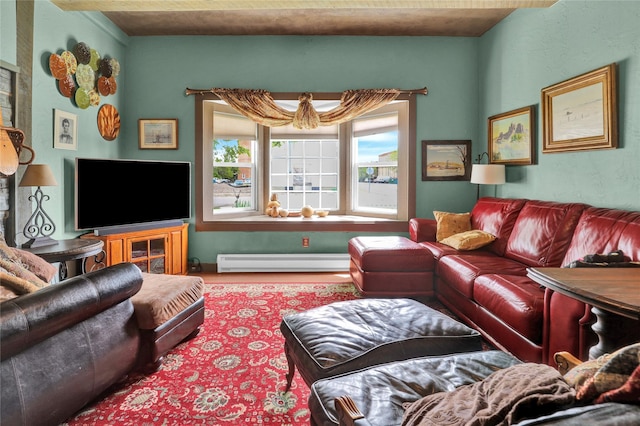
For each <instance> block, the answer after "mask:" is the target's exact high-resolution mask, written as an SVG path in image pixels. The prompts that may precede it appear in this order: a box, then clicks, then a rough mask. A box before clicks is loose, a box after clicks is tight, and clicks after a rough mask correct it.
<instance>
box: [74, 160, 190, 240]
mask: <svg viewBox="0 0 640 426" xmlns="http://www.w3.org/2000/svg"><path fill="white" fill-rule="evenodd" d="M75 166H76V170H75V227H76V230H87V229H100V228H108V227H114V226H115V227H117V226H122V225H133V224H148V223H154V222H165V221H172V220H182V219H187V218H189V217H190V216H191V163H189V162H181V161H145V160H113V159H90V158H76V164H75Z"/></svg>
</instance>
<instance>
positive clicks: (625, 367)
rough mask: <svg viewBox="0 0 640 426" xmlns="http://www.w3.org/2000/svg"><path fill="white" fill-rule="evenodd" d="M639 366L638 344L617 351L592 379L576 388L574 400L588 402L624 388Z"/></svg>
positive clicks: (639, 353) (639, 346)
mask: <svg viewBox="0 0 640 426" xmlns="http://www.w3.org/2000/svg"><path fill="white" fill-rule="evenodd" d="M639 365H640V343H635V344H633V345H629V346H625V347H624V348H622V349H618V350H617V351H615V352H614V353H613V354H611V356H610V358H609V359H608V361H607V362H606V363H605V364H604V365H603V366H602V367H600V368H599V369H598V371H597V372H596V373H595V374H594V375H593V377H591V378H589V379H587V380H586V382H585V383H584V384H583V385H582V386H578V387H577V388H576V391H577V394H576V399H578V400H580V401H585V402H590V401H593V400H594V399H596V398H598V397H599V396H600V395H601V394H603V393H605V392H609V391H612V390H614V389H618V388H620V387H622V386H624V385H625V383H627V381H628V380H629V378H630V377H631V375H632V374H633V372H634V370H635V369H636V368H638V366H639Z"/></svg>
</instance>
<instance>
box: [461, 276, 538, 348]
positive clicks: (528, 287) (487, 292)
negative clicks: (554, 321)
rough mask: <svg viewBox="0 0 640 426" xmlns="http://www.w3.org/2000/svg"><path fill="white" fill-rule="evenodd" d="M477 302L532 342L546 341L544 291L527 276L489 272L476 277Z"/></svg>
mask: <svg viewBox="0 0 640 426" xmlns="http://www.w3.org/2000/svg"><path fill="white" fill-rule="evenodd" d="M473 297H474V299H475V301H476V302H477V303H478V304H479V305H480V306H482V307H483V308H484V309H486V310H487V311H489V312H491V313H492V314H493V315H495V316H496V317H498V318H500V319H501V320H502V321H503V322H505V323H506V324H508V325H509V326H510V327H512V328H513V329H515V330H516V331H517V332H518V333H520V334H521V335H523V336H525V337H526V338H527V339H529V340H531V341H532V342H537V343H540V342H542V316H543V307H544V290H543V289H541V288H540V285H538V284H536V283H534V282H533V281H531V280H530V279H529V278H527V277H523V276H516V275H503V274H500V275H498V274H488V275H482V276H479V277H478V278H476V280H475V282H474V286H473Z"/></svg>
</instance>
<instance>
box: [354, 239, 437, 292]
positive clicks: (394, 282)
mask: <svg viewBox="0 0 640 426" xmlns="http://www.w3.org/2000/svg"><path fill="white" fill-rule="evenodd" d="M349 255H350V256H351V262H350V267H349V270H350V273H351V278H352V279H353V283H354V284H355V285H356V287H357V288H358V291H360V293H361V294H362V296H364V297H412V296H419V297H431V296H433V295H434V291H433V269H434V263H435V261H434V258H433V254H431V252H430V251H429V250H427V249H426V248H424V247H422V246H421V245H420V244H418V243H416V242H414V241H411V240H410V239H408V238H405V237H399V236H383V237H355V238H352V239H350V240H349Z"/></svg>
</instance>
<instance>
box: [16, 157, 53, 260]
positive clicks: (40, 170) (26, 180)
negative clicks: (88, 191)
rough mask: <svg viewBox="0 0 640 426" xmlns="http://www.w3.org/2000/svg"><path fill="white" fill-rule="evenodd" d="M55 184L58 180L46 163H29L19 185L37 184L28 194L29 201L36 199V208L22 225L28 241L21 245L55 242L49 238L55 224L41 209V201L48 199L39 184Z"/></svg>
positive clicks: (37, 245)
mask: <svg viewBox="0 0 640 426" xmlns="http://www.w3.org/2000/svg"><path fill="white" fill-rule="evenodd" d="M56 185H58V182H56V178H55V177H54V176H53V173H52V172H51V169H50V168H49V166H48V165H46V164H30V165H28V166H27V169H26V170H25V172H24V175H23V176H22V180H21V181H20V185H19V186H21V187H24V186H37V187H38V189H36V192H35V193H34V194H33V195H29V201H32V200H35V201H36V209H35V210H34V212H33V214H32V215H31V217H30V218H29V220H28V221H27V224H26V225H25V226H24V231H23V233H24V236H25V237H26V238H29V241H27V242H26V243H24V244H22V247H24V248H33V247H43V246H49V245H54V244H57V241H56V240H54V239H53V238H51V235H52V234H53V233H54V232H55V230H56V226H55V225H54V223H53V221H52V220H51V218H50V217H49V215H48V214H47V213H45V211H44V210H43V209H42V202H43V201H46V200H48V199H49V196H48V195H44V194H43V193H42V190H41V189H40V187H41V186H56Z"/></svg>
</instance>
